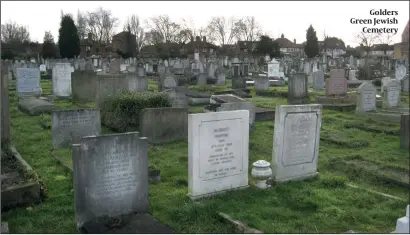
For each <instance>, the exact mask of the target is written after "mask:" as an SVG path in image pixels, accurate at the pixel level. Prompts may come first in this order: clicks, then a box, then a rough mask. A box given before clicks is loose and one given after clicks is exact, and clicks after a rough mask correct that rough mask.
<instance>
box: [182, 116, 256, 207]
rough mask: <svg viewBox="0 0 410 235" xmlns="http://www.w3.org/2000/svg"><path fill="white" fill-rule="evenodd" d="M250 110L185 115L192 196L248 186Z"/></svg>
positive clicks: (200, 196)
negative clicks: (186, 117) (186, 118)
mask: <svg viewBox="0 0 410 235" xmlns="http://www.w3.org/2000/svg"><path fill="white" fill-rule="evenodd" d="M248 123H249V111H247V110H239V111H228V112H210V113H202V114H190V115H188V195H189V197H190V198H191V199H193V200H195V199H199V198H203V197H208V196H212V195H214V194H218V193H221V192H224V191H227V190H235V189H242V188H247V187H248V165H249V125H248Z"/></svg>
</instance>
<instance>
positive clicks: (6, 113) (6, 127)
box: [0, 68, 10, 149]
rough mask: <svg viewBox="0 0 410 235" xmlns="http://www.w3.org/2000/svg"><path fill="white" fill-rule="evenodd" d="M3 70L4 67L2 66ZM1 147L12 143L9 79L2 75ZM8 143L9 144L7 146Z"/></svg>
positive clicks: (0, 94)
mask: <svg viewBox="0 0 410 235" xmlns="http://www.w3.org/2000/svg"><path fill="white" fill-rule="evenodd" d="M1 69H2V70H3V68H1ZM0 82H1V83H0V85H1V90H0V92H1V93H0V96H1V100H0V102H1V136H0V137H1V147H2V148H3V149H7V147H9V146H10V145H9V144H10V102H9V89H8V84H9V81H8V79H7V77H6V76H3V73H2V76H1V81H0ZM6 144H7V145H8V146H7V147H6Z"/></svg>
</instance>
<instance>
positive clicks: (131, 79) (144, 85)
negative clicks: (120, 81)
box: [125, 73, 148, 92]
mask: <svg viewBox="0 0 410 235" xmlns="http://www.w3.org/2000/svg"><path fill="white" fill-rule="evenodd" d="M125 79H127V80H128V90H129V91H136V92H144V91H147V90H148V79H147V78H146V77H145V76H143V77H140V76H137V74H135V73H128V74H127V75H126V78H125Z"/></svg>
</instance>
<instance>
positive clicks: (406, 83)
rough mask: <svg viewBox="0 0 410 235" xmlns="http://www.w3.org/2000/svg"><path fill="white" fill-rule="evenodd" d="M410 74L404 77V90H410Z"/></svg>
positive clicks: (402, 85)
mask: <svg viewBox="0 0 410 235" xmlns="http://www.w3.org/2000/svg"><path fill="white" fill-rule="evenodd" d="M409 80H410V79H409V76H406V77H405V78H403V79H402V82H401V87H402V91H403V92H409V88H410V84H409Z"/></svg>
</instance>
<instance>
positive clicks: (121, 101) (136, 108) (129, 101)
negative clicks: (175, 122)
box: [101, 91, 172, 132]
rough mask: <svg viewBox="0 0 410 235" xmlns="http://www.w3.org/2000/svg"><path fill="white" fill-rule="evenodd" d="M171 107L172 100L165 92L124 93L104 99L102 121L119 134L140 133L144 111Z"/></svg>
mask: <svg viewBox="0 0 410 235" xmlns="http://www.w3.org/2000/svg"><path fill="white" fill-rule="evenodd" d="M171 106H172V102H171V99H170V97H169V95H168V94H167V93H165V92H130V91H123V92H121V93H118V94H116V95H110V96H107V97H105V98H104V100H103V104H102V108H101V121H102V123H103V124H104V125H106V126H107V127H110V128H111V129H113V130H115V131H118V132H127V131H138V129H139V116H140V113H141V111H142V110H143V109H145V108H161V107H171Z"/></svg>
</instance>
